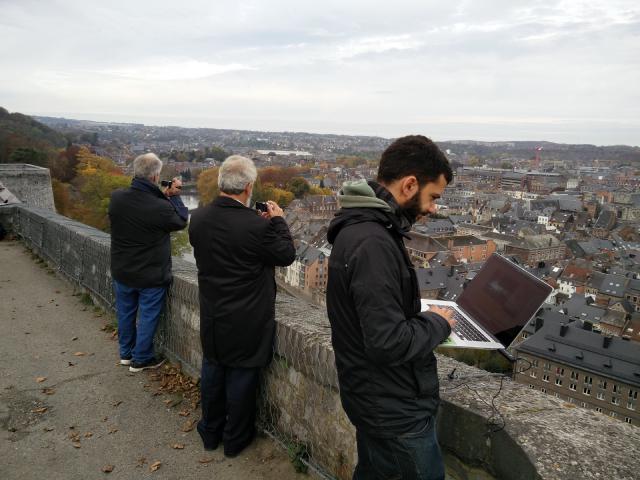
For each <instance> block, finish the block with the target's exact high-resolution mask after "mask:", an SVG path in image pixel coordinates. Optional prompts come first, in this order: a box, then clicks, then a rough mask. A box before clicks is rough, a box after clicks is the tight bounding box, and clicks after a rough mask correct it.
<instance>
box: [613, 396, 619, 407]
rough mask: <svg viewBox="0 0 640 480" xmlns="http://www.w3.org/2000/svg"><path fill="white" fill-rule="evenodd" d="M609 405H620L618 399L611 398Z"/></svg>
mask: <svg viewBox="0 0 640 480" xmlns="http://www.w3.org/2000/svg"><path fill="white" fill-rule="evenodd" d="M611 403H612V404H614V405H620V398H618V397H611Z"/></svg>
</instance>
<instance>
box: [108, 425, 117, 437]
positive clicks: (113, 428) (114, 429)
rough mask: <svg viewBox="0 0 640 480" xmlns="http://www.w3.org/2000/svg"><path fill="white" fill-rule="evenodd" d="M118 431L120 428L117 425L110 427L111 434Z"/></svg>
mask: <svg viewBox="0 0 640 480" xmlns="http://www.w3.org/2000/svg"><path fill="white" fill-rule="evenodd" d="M117 431H118V429H117V428H116V427H111V428H110V429H109V435H111V434H112V433H116V432H117Z"/></svg>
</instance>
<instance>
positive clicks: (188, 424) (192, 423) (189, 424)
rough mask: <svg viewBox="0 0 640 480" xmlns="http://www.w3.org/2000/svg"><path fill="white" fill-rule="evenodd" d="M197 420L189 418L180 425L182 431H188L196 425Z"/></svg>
mask: <svg viewBox="0 0 640 480" xmlns="http://www.w3.org/2000/svg"><path fill="white" fill-rule="evenodd" d="M197 422H198V421H197V420H189V421H187V422H186V423H185V424H184V425H183V426H182V431H183V432H190V431H191V430H193V429H194V427H195V426H196V423H197Z"/></svg>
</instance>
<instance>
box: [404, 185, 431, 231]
mask: <svg viewBox="0 0 640 480" xmlns="http://www.w3.org/2000/svg"><path fill="white" fill-rule="evenodd" d="M421 191H422V190H419V191H418V193H416V194H415V195H414V196H413V198H411V200H409V201H408V202H407V203H406V204H405V205H404V206H402V207H400V209H399V211H398V213H399V215H400V216H401V217H404V218H406V219H407V221H408V222H409V224H410V225H413V224H414V223H416V222H417V221H418V217H420V216H423V215H426V214H425V213H423V212H422V210H421V209H420V192H421Z"/></svg>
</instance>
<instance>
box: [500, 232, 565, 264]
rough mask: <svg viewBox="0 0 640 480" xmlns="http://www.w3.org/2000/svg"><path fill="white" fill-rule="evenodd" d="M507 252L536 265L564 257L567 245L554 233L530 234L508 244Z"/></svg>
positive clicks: (526, 262)
mask: <svg viewBox="0 0 640 480" xmlns="http://www.w3.org/2000/svg"><path fill="white" fill-rule="evenodd" d="M505 254H507V255H518V256H519V257H520V258H521V259H522V261H523V262H524V263H525V264H527V265H536V264H538V263H539V262H542V261H555V260H561V259H563V258H564V257H565V254H566V246H565V245H564V243H562V242H561V241H560V240H558V239H557V238H556V237H554V236H553V235H544V234H543V235H530V236H528V237H524V238H522V239H521V240H520V241H518V242H514V243H513V244H511V245H506V246H505Z"/></svg>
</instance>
